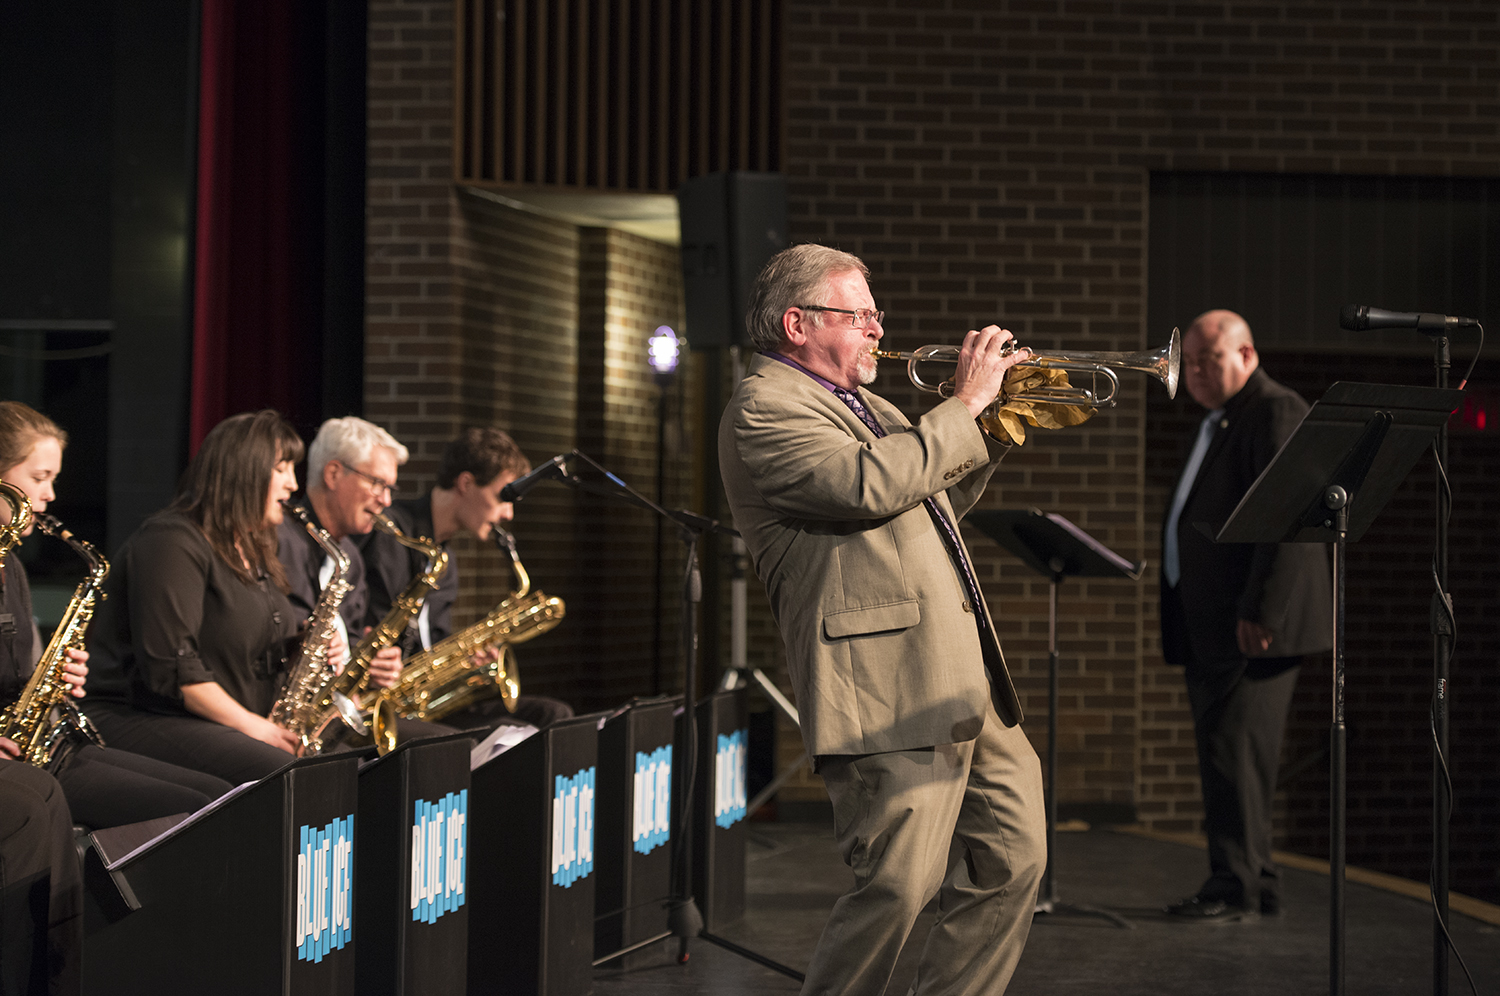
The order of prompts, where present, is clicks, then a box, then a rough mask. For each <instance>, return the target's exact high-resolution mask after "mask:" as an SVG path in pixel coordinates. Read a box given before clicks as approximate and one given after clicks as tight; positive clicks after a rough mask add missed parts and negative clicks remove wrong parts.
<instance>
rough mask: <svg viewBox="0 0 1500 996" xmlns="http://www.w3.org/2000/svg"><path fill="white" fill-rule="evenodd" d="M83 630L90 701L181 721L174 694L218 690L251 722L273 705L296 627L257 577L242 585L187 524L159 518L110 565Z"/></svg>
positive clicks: (278, 596) (279, 597) (273, 590)
mask: <svg viewBox="0 0 1500 996" xmlns="http://www.w3.org/2000/svg"><path fill="white" fill-rule="evenodd" d="M104 590H105V593H106V595H107V597H106V598H105V599H104V600H103V602H102V604H101V605H100V606H99V609H98V612H97V613H96V615H95V617H94V623H93V625H92V626H91V627H90V629H89V643H88V649H89V655H90V656H89V684H88V687H89V697H90V698H91V699H92V698H97V699H99V700H101V701H106V702H108V701H115V702H129V703H131V704H133V705H134V706H135V707H136V708H138V709H143V710H145V711H147V712H159V713H169V714H186V712H187V710H186V708H185V707H184V705H183V700H182V686H183V685H191V684H198V683H201V682H207V681H214V682H218V684H219V685H220V686H222V687H223V689H224V690H225V691H226V692H228V693H229V696H230V698H232V699H234V700H235V701H236V702H238V703H239V704H240V705H242V706H244V707H245V708H246V709H248V710H250V711H251V712H253V713H255V714H256V715H259V716H264V715H266V714H267V713H268V712H269V711H270V709H271V704H272V702H274V701H275V697H276V689H277V685H278V683H279V680H280V678H281V673H282V671H283V670H284V669H285V667H286V650H287V640H288V639H289V638H290V637H292V636H293V634H294V633H295V632H296V628H297V624H298V622H299V619H298V617H297V614H296V612H295V611H293V609H292V606H291V604H290V603H289V602H288V601H287V598H286V596H285V595H284V594H282V593H281V591H280V590H279V589H277V587H276V586H275V585H274V584H272V583H271V582H270V580H269V579H267V578H265V577H262V578H260V579H258V580H256V581H255V582H246V581H244V580H242V579H241V578H240V576H239V575H238V574H236V573H235V572H234V570H233V569H232V568H231V567H230V566H229V564H228V563H226V562H225V561H224V560H223V558H221V557H220V556H219V555H218V554H217V553H215V552H214V550H213V547H211V546H210V545H209V543H208V538H207V537H206V536H204V535H203V532H202V530H200V529H199V528H198V526H197V524H196V523H194V522H193V521H192V520H191V519H189V518H188V517H187V516H185V515H183V514H181V513H180V512H174V511H170V510H168V511H164V512H158V513H157V514H156V515H153V516H152V517H151V518H149V519H147V520H146V521H145V522H144V523H142V524H141V527H140V528H139V529H137V530H136V531H135V532H134V533H132V534H131V536H130V538H129V539H127V540H126V541H125V545H124V546H122V547H121V548H120V550H119V552H118V553H117V554H116V555H115V558H114V562H113V564H112V565H111V569H110V573H109V579H108V580H107V581H106V582H105V586H104Z"/></svg>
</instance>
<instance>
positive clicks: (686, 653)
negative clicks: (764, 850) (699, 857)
mask: <svg viewBox="0 0 1500 996" xmlns="http://www.w3.org/2000/svg"><path fill="white" fill-rule="evenodd" d="M572 460H581V461H582V462H584V463H586V464H588V465H589V466H590V467H592V468H594V469H595V470H597V471H598V472H599V473H600V474H601V475H603V477H604V479H605V481H607V482H609V484H607V485H606V484H601V483H599V482H596V481H589V480H584V479H583V478H581V477H579V476H577V475H576V474H574V473H573V472H572V469H571V467H569V466H568V462H571V461H572ZM558 480H560V481H562V483H564V484H567V485H568V486H570V487H573V488H577V489H578V490H580V491H585V492H588V493H589V494H595V495H601V496H603V497H606V498H616V499H619V500H621V501H624V502H626V503H628V504H631V505H635V506H636V507H638V508H643V509H645V510H646V511H648V512H654V513H655V514H656V515H658V516H660V517H661V518H662V519H666V520H670V521H671V522H672V523H673V524H674V525H675V526H676V527H677V535H678V538H680V539H681V540H682V543H683V547H684V552H685V554H686V558H685V559H686V563H685V564H684V566H683V577H682V705H683V708H682V737H683V741H684V744H683V750H682V759H683V767H682V779H681V785H682V786H683V789H682V791H681V792H678V793H675V794H674V796H673V799H672V808H673V810H674V812H673V813H672V820H671V825H672V826H673V827H674V828H675V829H674V830H673V844H674V850H673V853H672V875H671V880H672V884H671V888H672V897H671V899H669V900H668V903H667V931H668V936H671V937H676V938H677V961H678V963H679V964H686V963H687V961H688V958H689V957H690V955H689V952H688V942H689V941H691V940H692V939H693V938H695V937H701V938H702V939H703V940H705V941H708V942H709V943H711V944H715V945H717V946H719V947H721V948H724V949H725V950H726V951H731V952H733V953H734V954H737V955H739V956H740V957H741V958H746V959H749V960H750V961H754V962H757V963H759V964H761V965H764V966H765V967H767V968H769V969H772V970H774V971H777V972H780V973H781V974H782V975H786V976H790V977H791V978H794V979H796V980H797V981H799V982H801V981H803V979H804V978H805V976H803V974H802V973H801V972H798V971H797V970H796V969H794V968H789V967H788V966H786V965H783V964H781V963H780V962H778V961H774V960H773V959H771V958H767V957H766V956H764V955H762V954H759V953H757V952H755V951H751V950H750V949H749V948H744V947H741V946H740V945H738V944H735V943H734V942H733V941H729V940H726V939H724V938H722V937H717V936H715V935H714V934H710V933H709V932H708V931H706V930H704V929H703V914H702V912H701V911H700V910H699V909H698V901H697V899H695V898H694V896H693V887H692V829H693V821H692V814H693V808H692V796H693V784H694V782H695V781H696V774H697V772H696V767H697V753H698V724H697V712H698V703H697V701H696V700H697V696H698V687H697V672H698V668H697V661H698V606H699V604H700V603H701V602H702V601H703V574H702V571H701V570H700V569H699V566H698V538H699V536H700V535H702V534H707V533H723V534H725V535H729V536H735V537H738V536H739V532H738V531H736V530H734V529H731V528H729V527H728V526H725V525H722V524H721V523H719V522H718V521H716V520H714V519H710V518H708V517H707V516H703V515H699V514H697V513H696V512H689V511H687V510H686V509H677V510H676V511H668V510H667V509H665V508H663V507H662V506H661V505H658V504H657V503H656V502H654V501H652V500H651V499H649V498H647V497H646V496H645V495H643V494H641V493H640V492H638V491H636V490H635V489H634V488H632V487H631V486H630V485H629V484H626V483H625V482H624V481H623V480H621V479H620V478H619V477H617V476H615V475H614V474H612V473H610V472H609V471H608V470H605V469H604V467H602V466H601V465H600V464H599V463H598V462H597V461H595V460H594V459H593V458H591V457H589V456H588V455H587V454H585V453H583V452H581V451H579V450H576V449H575V450H573V451H572V452H570V453H569V454H568V461H567V462H564V464H563V465H562V467H561V474H560V475H559V477H558ZM629 950H633V949H627V951H621V952H619V954H626V953H628V951H629Z"/></svg>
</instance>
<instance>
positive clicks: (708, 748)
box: [692, 688, 750, 932]
mask: <svg viewBox="0 0 1500 996" xmlns="http://www.w3.org/2000/svg"><path fill="white" fill-rule="evenodd" d="M697 727H698V756H697V763H696V764H695V765H694V768H695V775H696V777H695V778H694V787H693V798H692V819H693V822H694V827H693V849H692V856H693V894H694V896H695V897H696V898H697V900H698V906H699V909H700V910H701V912H702V913H703V926H704V929H705V930H707V931H709V932H713V931H717V930H719V929H720V928H722V927H724V926H725V925H727V924H731V923H734V922H735V921H736V920H738V919H740V918H741V917H743V916H744V915H745V817H746V815H748V814H747V813H746V812H745V804H746V801H747V798H748V797H747V796H746V794H745V777H746V774H747V772H746V765H747V763H748V761H749V740H750V697H749V690H748V689H747V688H736V689H734V690H733V691H728V692H716V693H715V694H713V695H710V696H708V697H707V698H704V699H702V700H700V701H699V702H698V721H697Z"/></svg>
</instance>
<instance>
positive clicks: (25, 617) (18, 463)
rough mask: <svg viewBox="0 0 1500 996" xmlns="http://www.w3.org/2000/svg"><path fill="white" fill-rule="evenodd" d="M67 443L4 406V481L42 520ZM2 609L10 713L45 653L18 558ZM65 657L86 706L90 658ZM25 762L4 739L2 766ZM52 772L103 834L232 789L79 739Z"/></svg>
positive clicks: (0, 660) (37, 418) (64, 748)
mask: <svg viewBox="0 0 1500 996" xmlns="http://www.w3.org/2000/svg"><path fill="white" fill-rule="evenodd" d="M67 441H68V437H67V433H65V432H63V430H62V429H60V428H59V427H58V426H57V424H56V423H54V422H53V421H52V420H51V419H49V418H47V417H46V416H45V415H42V414H40V413H39V412H36V411H34V410H33V409H31V408H29V407H27V406H26V405H23V404H21V403H20V402H17V401H3V402H0V480H3V481H5V483H7V484H10V485H12V486H14V487H16V488H18V489H20V490H21V492H22V493H23V494H25V495H26V497H27V498H28V499H30V501H31V509H32V512H33V513H34V514H42V513H44V512H46V509H47V506H48V504H49V503H51V502H52V501H55V500H56V494H55V487H56V481H57V477H58V474H59V472H60V471H61V470H62V455H63V448H64V447H65V446H66V445H67ZM34 530H35V526H34V525H33V526H32V527H29V528H28V529H26V530H25V532H24V533H23V534H22V535H23V536H25V537H28V540H27V542H29V541H30V540H29V537H31V536H33V535H37V534H36V533H35V531H34ZM40 542H45V541H40ZM80 567H82V565H81V564H80ZM0 601H3V606H0V705H9V704H10V703H12V702H14V701H15V700H16V698H17V696H19V695H20V694H21V692H22V690H23V688H24V686H25V684H26V680H27V677H28V676H29V675H30V673H31V671H32V668H33V667H34V666H35V664H36V659H37V656H38V655H39V654H40V653H41V650H42V644H41V642H39V636H38V634H37V632H36V629H35V626H34V624H33V623H32V621H31V620H32V607H31V588H30V583H29V581H28V579H27V576H26V569H25V567H23V566H22V565H21V558H20V556H19V551H18V550H12V551H11V554H10V556H8V557H7V558H6V559H5V568H4V572H3V577H0ZM63 653H64V655H66V657H67V663H66V664H65V665H64V675H63V679H64V681H66V682H67V683H68V684H69V685H70V686H71V692H70V694H72V695H73V696H74V698H75V700H82V699H83V696H84V694H85V690H84V684H85V681H86V680H87V678H88V670H89V669H88V654H87V653H85V652H83V651H81V650H73V649H68V650H65V651H63ZM19 754H20V748H19V746H18V745H17V744H16V743H15V741H13V740H10V739H7V738H5V737H0V758H4V759H7V760H8V759H13V758H16V757H17V756H18V755H19ZM0 763H4V761H0ZM15 763H24V762H22V761H17V762H15ZM50 770H51V771H52V773H53V774H54V775H55V776H56V777H57V780H58V782H59V783H61V785H62V787H63V793H64V795H65V796H66V797H67V800H68V806H69V808H70V809H71V810H72V813H73V819H75V820H76V821H78V822H79V823H82V824H85V825H86V826H90V827H93V828H95V829H99V828H102V827H112V826H119V825H121V824H125V823H137V822H140V821H141V820H149V819H154V818H156V817H158V816H170V815H172V814H174V813H186V812H192V811H193V810H196V809H199V808H201V807H202V806H204V805H206V804H207V803H208V802H210V801H212V800H213V799H215V798H217V797H218V796H220V795H222V794H223V793H224V792H226V791H228V789H229V783H228V782H226V781H224V780H223V779H221V778H215V777H213V776H212V775H206V774H203V773H201V772H197V771H192V770H189V769H187V768H181V767H178V766H176V765H173V764H166V763H163V762H161V761H157V760H153V759H151V758H149V757H142V756H140V755H138V754H132V753H129V752H127V751H123V750H118V749H114V748H113V747H110V748H101V747H99V746H97V745H95V744H92V743H88V742H86V741H83V740H81V739H80V738H77V737H73V738H70V742H67V743H65V744H63V745H61V746H60V747H59V748H58V750H57V752H56V754H55V755H54V757H53V761H52V764H51V765H50Z"/></svg>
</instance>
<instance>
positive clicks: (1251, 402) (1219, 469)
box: [1161, 369, 1333, 665]
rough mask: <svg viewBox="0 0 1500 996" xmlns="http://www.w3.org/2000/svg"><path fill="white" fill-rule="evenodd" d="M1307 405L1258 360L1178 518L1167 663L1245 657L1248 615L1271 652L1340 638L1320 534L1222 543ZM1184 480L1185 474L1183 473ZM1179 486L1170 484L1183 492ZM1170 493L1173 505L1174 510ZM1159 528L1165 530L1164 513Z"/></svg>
mask: <svg viewBox="0 0 1500 996" xmlns="http://www.w3.org/2000/svg"><path fill="white" fill-rule="evenodd" d="M1307 410H1308V405H1307V402H1305V401H1303V400H1302V398H1301V397H1300V396H1299V395H1298V394H1297V392H1295V391H1293V390H1291V389H1289V388H1286V387H1283V386H1282V385H1280V384H1278V383H1276V382H1275V381H1274V380H1272V379H1271V378H1270V377H1269V376H1268V375H1267V374H1266V373H1265V371H1263V370H1259V369H1257V370H1256V371H1255V372H1254V373H1253V374H1251V375H1250V379H1249V381H1247V382H1246V383H1245V386H1244V387H1243V388H1241V389H1240V392H1239V393H1238V394H1236V395H1235V396H1234V397H1232V398H1230V399H1229V401H1228V403H1227V404H1225V406H1224V415H1223V417H1222V418H1220V419H1219V424H1218V426H1217V427H1216V428H1215V431H1214V435H1213V438H1212V440H1211V441H1210V443H1209V446H1208V453H1207V454H1206V455H1205V456H1204V458H1203V465H1202V466H1201V467H1200V468H1199V470H1198V476H1197V478H1196V479H1195V480H1194V482H1193V487H1192V491H1190V492H1189V493H1188V499H1187V503H1186V504H1185V505H1183V508H1182V515H1181V517H1180V518H1179V519H1178V525H1177V550H1178V562H1179V564H1180V565H1181V567H1182V576H1181V579H1180V581H1179V583H1178V586H1177V589H1176V591H1173V590H1171V589H1169V588H1168V587H1167V582H1166V578H1165V576H1163V578H1162V582H1161V584H1162V609H1161V624H1162V654H1163V656H1165V657H1166V659H1167V663H1169V664H1189V663H1192V664H1200V665H1207V664H1213V663H1221V662H1229V661H1238V660H1241V659H1242V656H1243V655H1241V654H1240V651H1239V645H1238V643H1237V642H1236V639H1235V629H1236V626H1237V623H1238V621H1239V620H1241V619H1247V620H1249V621H1251V622H1255V623H1259V624H1260V625H1262V626H1265V627H1266V628H1268V629H1270V630H1271V632H1272V634H1273V635H1272V640H1271V646H1270V649H1268V650H1267V651H1266V653H1265V656H1267V657H1295V656H1300V655H1302V654H1312V653H1318V652H1321V651H1324V650H1327V649H1329V648H1330V647H1332V646H1333V594H1332V590H1333V589H1332V575H1331V568H1330V566H1329V561H1328V548H1327V546H1326V545H1325V544H1322V543H1215V542H1213V540H1211V539H1210V538H1209V537H1208V536H1206V535H1204V533H1203V532H1202V530H1200V529H1199V528H1198V526H1197V524H1198V523H1201V522H1206V523H1209V524H1210V525H1211V526H1212V528H1213V530H1214V531H1217V530H1218V528H1219V527H1220V526H1222V525H1223V524H1224V522H1225V521H1226V520H1227V519H1228V518H1229V515H1230V513H1231V512H1233V511H1234V508H1235V506H1236V505H1238V504H1239V502H1240V499H1241V498H1243V497H1244V496H1245V492H1246V491H1248V490H1249V489H1250V485H1252V484H1254V483H1255V480H1256V478H1257V477H1259V476H1260V472H1261V471H1262V470H1264V469H1265V467H1266V464H1268V463H1270V462H1271V458H1272V457H1273V456H1275V455H1276V452H1277V450H1279V449H1280V448H1281V445H1282V444H1283V443H1284V442H1286V440H1287V437H1289V436H1290V435H1291V434H1292V432H1293V430H1295V429H1296V428H1297V425H1298V423H1300V422H1301V421H1302V416H1303V415H1305V414H1307ZM1179 480H1180V478H1179ZM1176 490H1177V489H1176V487H1175V486H1174V487H1173V489H1172V491H1173V494H1176ZM1170 510H1171V509H1170V502H1169V506H1168V509H1167V511H1168V512H1170ZM1162 530H1163V534H1165V530H1166V517H1165V515H1163V520H1162Z"/></svg>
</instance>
